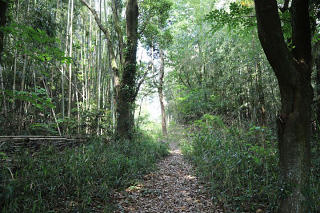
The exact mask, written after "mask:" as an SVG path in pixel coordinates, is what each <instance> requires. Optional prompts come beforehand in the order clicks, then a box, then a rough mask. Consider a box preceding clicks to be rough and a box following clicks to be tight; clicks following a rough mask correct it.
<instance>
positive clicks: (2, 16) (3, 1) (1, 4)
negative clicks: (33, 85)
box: [0, 0, 8, 114]
mask: <svg viewBox="0 0 320 213" xmlns="http://www.w3.org/2000/svg"><path fill="white" fill-rule="evenodd" d="M7 8H8V1H7V0H0V28H1V27H4V26H5V25H6V12H7ZM3 37H4V33H3V31H2V30H1V29H0V86H1V90H2V96H3V112H4V114H6V112H7V109H6V108H7V107H6V101H5V94H4V82H3V75H2V72H3V70H2V60H1V59H2V58H1V56H2V51H3Z"/></svg>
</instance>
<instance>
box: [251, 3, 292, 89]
mask: <svg viewBox="0 0 320 213" xmlns="http://www.w3.org/2000/svg"><path fill="white" fill-rule="evenodd" d="M255 6H256V16H257V23H258V34H259V40H260V42H261V45H262V47H263V50H264V52H265V54H266V56H267V58H268V61H269V62H270V65H271V66H272V68H273V70H274V72H275V74H276V76H277V78H278V80H279V82H281V84H285V85H286V84H292V85H294V84H295V82H296V77H297V76H296V75H294V74H293V73H292V70H295V68H294V67H293V66H294V65H293V63H291V62H292V61H293V60H292V59H293V56H292V54H291V53H290V51H289V49H288V47H287V45H286V43H285V41H284V37H283V32H282V28H281V22H280V17H279V13H278V5H277V1H276V0H268V1H264V0H255ZM283 70H286V72H283Z"/></svg>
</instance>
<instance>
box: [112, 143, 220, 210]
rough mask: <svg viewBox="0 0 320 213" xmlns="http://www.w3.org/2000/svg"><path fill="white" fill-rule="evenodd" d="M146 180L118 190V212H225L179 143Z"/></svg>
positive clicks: (172, 147) (116, 197)
mask: <svg viewBox="0 0 320 213" xmlns="http://www.w3.org/2000/svg"><path fill="white" fill-rule="evenodd" d="M158 168H159V169H158V170H157V171H155V172H153V173H150V174H148V175H146V176H145V177H144V181H143V183H141V184H139V185H136V186H131V187H129V188H127V189H126V190H125V191H123V192H120V193H117V194H115V197H114V198H115V200H116V201H117V207H118V210H117V211H115V212H119V213H120V212H141V213H143V212H150V213H151V212H157V213H160V212H161V213H162V212H168V213H169V212H217V213H218V212H222V211H221V210H218V209H216V208H215V206H213V204H212V202H211V200H210V198H209V195H208V194H206V193H205V188H204V186H203V185H201V184H200V183H199V182H198V180H197V177H195V176H194V171H193V169H192V166H191V165H190V164H189V163H188V162H187V161H186V160H184V159H183V156H182V154H181V151H180V150H179V148H178V147H177V145H176V144H172V145H171V154H170V155H169V156H168V157H167V158H165V159H164V160H162V161H161V162H159V163H158Z"/></svg>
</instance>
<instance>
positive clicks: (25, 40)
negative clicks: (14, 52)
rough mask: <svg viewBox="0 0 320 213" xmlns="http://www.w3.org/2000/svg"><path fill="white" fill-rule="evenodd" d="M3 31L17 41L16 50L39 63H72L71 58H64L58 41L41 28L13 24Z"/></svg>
mask: <svg viewBox="0 0 320 213" xmlns="http://www.w3.org/2000/svg"><path fill="white" fill-rule="evenodd" d="M2 30H3V31H4V33H5V34H7V35H8V36H9V37H12V38H14V39H15V43H14V46H15V48H17V49H19V50H20V51H21V52H22V54H25V55H27V56H30V57H31V58H33V59H36V60H38V61H39V62H51V63H52V61H53V60H57V61H60V62H68V63H70V61H71V59H70V58H68V57H65V56H64V53H63V51H61V50H60V49H59V48H57V45H56V44H57V42H58V40H57V39H56V38H55V37H51V36H50V35H48V34H47V32H46V31H44V30H42V29H40V28H35V27H32V26H28V25H21V24H18V23H11V24H10V25H8V26H6V27H4V28H2Z"/></svg>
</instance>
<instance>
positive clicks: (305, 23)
mask: <svg viewBox="0 0 320 213" xmlns="http://www.w3.org/2000/svg"><path fill="white" fill-rule="evenodd" d="M291 13H292V41H293V44H294V46H295V48H294V49H293V51H292V52H293V54H294V57H295V58H296V60H297V61H298V63H305V64H306V65H308V66H311V29H310V17H309V1H307V0H293V1H292V6H291ZM310 71H311V70H310Z"/></svg>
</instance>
